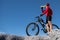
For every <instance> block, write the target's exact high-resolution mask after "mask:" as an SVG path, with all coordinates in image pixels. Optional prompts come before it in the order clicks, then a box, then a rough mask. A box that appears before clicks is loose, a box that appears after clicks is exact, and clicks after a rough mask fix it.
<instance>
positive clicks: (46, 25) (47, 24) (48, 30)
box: [46, 23, 50, 32]
mask: <svg viewBox="0 0 60 40" xmlns="http://www.w3.org/2000/svg"><path fill="white" fill-rule="evenodd" d="M48 25H49V24H48V23H47V24H46V28H47V31H48V32H50V31H49V27H48Z"/></svg>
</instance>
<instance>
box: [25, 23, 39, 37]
mask: <svg viewBox="0 0 60 40" xmlns="http://www.w3.org/2000/svg"><path fill="white" fill-rule="evenodd" d="M26 34H27V35H28V36H31V35H38V34H39V26H38V25H37V24H36V23H34V22H32V23H29V24H28V25H27V27H26Z"/></svg>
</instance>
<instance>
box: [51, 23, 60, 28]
mask: <svg viewBox="0 0 60 40" xmlns="http://www.w3.org/2000/svg"><path fill="white" fill-rule="evenodd" d="M52 26H53V27H52V29H60V28H59V27H58V26H57V25H55V24H52Z"/></svg>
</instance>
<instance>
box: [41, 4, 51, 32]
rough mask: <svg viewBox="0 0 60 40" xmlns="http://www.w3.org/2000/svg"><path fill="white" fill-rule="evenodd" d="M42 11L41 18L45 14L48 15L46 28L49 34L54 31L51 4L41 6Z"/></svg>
mask: <svg viewBox="0 0 60 40" xmlns="http://www.w3.org/2000/svg"><path fill="white" fill-rule="evenodd" d="M43 8H45V10H43ZM41 10H42V14H41V15H40V16H42V15H43V14H46V28H47V31H48V32H51V31H52V23H51V20H52V9H51V8H50V4H49V3H46V5H44V6H41ZM48 26H50V27H48Z"/></svg>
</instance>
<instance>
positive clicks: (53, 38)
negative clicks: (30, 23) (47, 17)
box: [0, 29, 60, 40]
mask: <svg viewBox="0 0 60 40" xmlns="http://www.w3.org/2000/svg"><path fill="white" fill-rule="evenodd" d="M0 40H60V30H58V29H56V30H52V32H50V33H48V34H47V36H17V35H11V34H3V33H0Z"/></svg>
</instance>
